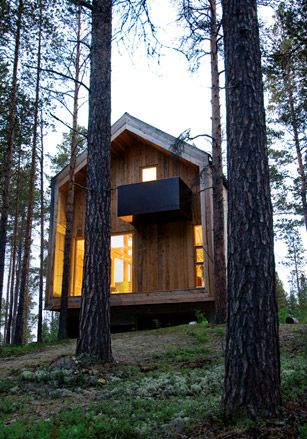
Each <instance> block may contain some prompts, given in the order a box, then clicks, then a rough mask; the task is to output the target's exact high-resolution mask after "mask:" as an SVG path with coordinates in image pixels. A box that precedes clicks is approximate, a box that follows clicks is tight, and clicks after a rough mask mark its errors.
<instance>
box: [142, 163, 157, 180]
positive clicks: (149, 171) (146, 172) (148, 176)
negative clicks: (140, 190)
mask: <svg viewBox="0 0 307 439" xmlns="http://www.w3.org/2000/svg"><path fill="white" fill-rule="evenodd" d="M152 180H157V166H150V167H147V168H142V181H143V182H145V181H152Z"/></svg>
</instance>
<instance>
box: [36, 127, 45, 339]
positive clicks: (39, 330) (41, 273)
mask: <svg viewBox="0 0 307 439" xmlns="http://www.w3.org/2000/svg"><path fill="white" fill-rule="evenodd" d="M40 137H41V157H40V257H39V259H40V264H39V265H40V266H39V295H38V319H37V343H42V342H43V297H44V228H45V227H44V226H45V206H44V142H43V124H42V119H41V136H40Z"/></svg>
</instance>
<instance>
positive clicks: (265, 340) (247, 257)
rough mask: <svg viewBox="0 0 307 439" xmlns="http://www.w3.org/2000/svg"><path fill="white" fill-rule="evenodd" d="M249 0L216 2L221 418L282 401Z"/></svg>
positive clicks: (254, 26) (255, 39)
mask: <svg viewBox="0 0 307 439" xmlns="http://www.w3.org/2000/svg"><path fill="white" fill-rule="evenodd" d="M256 3H257V2H256V0H223V1H222V5H223V27H224V46H225V72H226V108H227V153H228V179H229V192H228V236H229V241H228V319H227V341H226V356H225V383H224V391H225V393H224V407H225V412H226V414H227V415H228V416H238V415H239V416H244V415H247V416H248V417H252V418H257V417H258V416H261V415H263V414H264V415H268V416H275V415H276V414H277V413H278V411H279V406H280V404H281V395H280V359H279V341H278V321H277V304H276V297H275V270H274V252H273V221H272V206H271V199H270V185H269V168H268V159H267V142H266V128H265V113H264V104H263V86H262V77H261V59H260V47H259V31H258V22H257V4H256Z"/></svg>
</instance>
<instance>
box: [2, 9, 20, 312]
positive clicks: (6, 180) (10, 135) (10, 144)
mask: <svg viewBox="0 0 307 439" xmlns="http://www.w3.org/2000/svg"><path fill="white" fill-rule="evenodd" d="M23 6H24V4H23V0H19V4H18V11H17V22H16V37H15V52H14V65H13V76H12V86H11V92H10V100H9V112H8V126H7V150H6V154H5V163H4V164H3V187H2V207H1V218H0V313H1V305H2V293H3V278H4V267H5V248H6V239H7V221H8V215H9V199H10V181H11V169H12V160H13V152H14V129H15V115H16V100H17V81H18V78H17V74H18V63H19V48H20V33H21V27H22V14H23Z"/></svg>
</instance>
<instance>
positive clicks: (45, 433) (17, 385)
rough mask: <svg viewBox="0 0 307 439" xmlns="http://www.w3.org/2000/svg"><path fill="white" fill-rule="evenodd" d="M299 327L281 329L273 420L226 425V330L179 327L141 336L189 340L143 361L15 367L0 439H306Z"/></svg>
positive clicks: (306, 377)
mask: <svg viewBox="0 0 307 439" xmlns="http://www.w3.org/2000/svg"><path fill="white" fill-rule="evenodd" d="M305 329H306V328H304V327H302V326H299V325H287V326H283V327H282V328H281V340H282V357H281V365H282V391H283V399H284V406H285V411H284V413H282V415H281V418H280V419H278V420H276V421H275V420H274V421H272V420H270V421H268V422H266V421H265V420H264V421H261V422H258V423H251V422H249V423H246V422H245V421H244V420H240V421H239V422H238V423H237V424H236V425H232V426H227V425H225V424H224V420H223V417H222V413H221V409H220V400H221V395H222V387H223V373H224V372H223V340H224V335H225V328H224V326H210V325H208V324H205V325H203V324H198V325H181V326H179V327H176V328H165V329H162V328H159V329H156V330H153V331H145V332H144V339H145V338H146V336H150V337H155V336H156V335H160V336H161V335H163V334H164V335H168V334H176V333H177V334H178V335H179V336H180V335H183V336H188V338H187V344H186V345H182V346H179V345H178V346H176V347H175V348H174V347H173V348H166V349H165V352H163V353H161V354H155V355H152V357H151V359H150V360H148V361H144V362H143V363H142V364H126V365H125V364H119V365H117V366H116V367H114V368H111V369H104V368H101V366H100V365H97V364H96V365H91V364H88V363H86V361H85V360H83V361H82V360H78V359H67V361H66V363H65V361H64V362H62V363H61V364H62V368H61V364H59V363H56V364H51V365H49V366H44V367H40V368H36V369H28V370H21V371H20V373H19V374H18V375H16V376H15V377H14V379H11V380H2V381H0V394H1V395H0V396H1V398H0V401H1V403H0V424H2V426H0V439H2V438H3V439H18V438H20V439H21V438H22V439H23V438H26V439H27V438H28V439H36V438H37V439H51V438H59V439H66V438H74V439H92V438H93V439H94V438H97V437H103V438H106V439H108V438H110V439H111V438H112V439H113V438H119V439H122V438H123V439H126V438H131V439H132V438H140V439H143V438H144V439H146V438H177V437H184V438H201V437H202V438H204V437H215V436H214V435H216V434H218V433H221V434H226V433H227V434H233V436H229V437H235V438H242V439H243V438H246V437H263V438H269V437H271V438H281V439H282V438H292V437H293V438H294V437H302V438H306V432H307V430H306V417H307V415H306V412H304V406H306V402H307V401H306V390H307V353H306V340H307V335H306V330H305ZM131 336H132V337H133V334H131ZM150 340H151V338H148V341H149V344H150ZM149 344H148V345H149ZM144 349H146V347H145V348H144ZM304 349H305V350H304ZM61 361H62V360H61ZM64 366H65V367H64ZM49 406H50V407H52V409H51V408H50V409H49ZM33 407H37V410H33ZM289 407H290V408H291V410H290V409H289ZM304 413H305V414H304ZM288 417H289V419H290V418H291V419H292V421H291V422H290V421H289V422H288ZM255 432H256V433H255ZM212 434H214V435H213V436H212ZM252 434H257V435H258V436H252ZM210 435H211V436H210ZM295 435H296V436H295ZM299 435H300V436H299ZM221 437H224V436H223V435H222V436H221Z"/></svg>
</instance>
